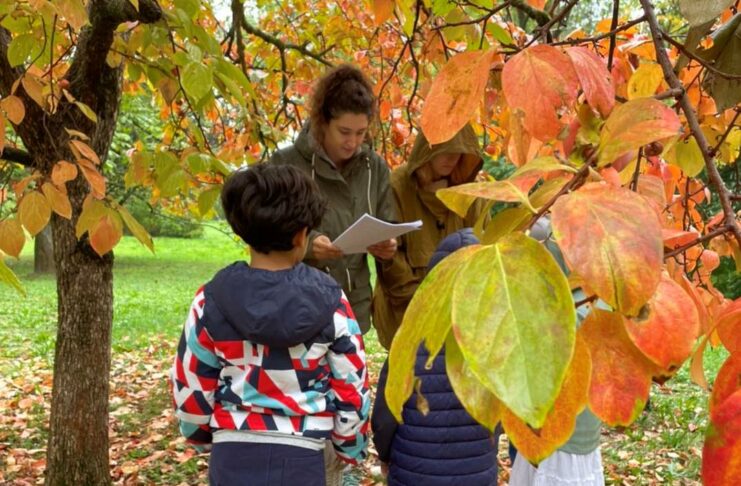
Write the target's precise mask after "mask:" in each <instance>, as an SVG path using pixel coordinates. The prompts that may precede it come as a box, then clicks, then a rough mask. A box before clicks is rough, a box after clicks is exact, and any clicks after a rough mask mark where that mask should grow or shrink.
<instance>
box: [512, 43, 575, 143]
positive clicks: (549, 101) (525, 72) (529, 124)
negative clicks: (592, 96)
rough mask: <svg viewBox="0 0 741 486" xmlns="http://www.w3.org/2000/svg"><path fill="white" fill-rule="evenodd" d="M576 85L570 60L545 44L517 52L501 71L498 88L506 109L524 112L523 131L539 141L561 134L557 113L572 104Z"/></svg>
mask: <svg viewBox="0 0 741 486" xmlns="http://www.w3.org/2000/svg"><path fill="white" fill-rule="evenodd" d="M578 85H579V79H578V78H577V75H576V72H575V71H574V66H573V64H572V62H571V59H569V57H568V56H567V55H566V54H564V53H563V52H561V51H560V50H558V49H556V48H555V47H552V46H547V45H537V46H533V47H529V48H527V49H525V50H523V51H521V52H519V53H518V54H516V55H515V56H513V57H512V58H511V59H510V60H509V61H508V62H507V63H505V65H504V69H503V70H502V88H503V90H504V96H505V98H506V100H507V104H508V105H509V107H510V110H512V111H513V112H514V111H516V110H521V111H522V112H523V113H525V119H524V122H523V124H524V126H525V129H526V130H527V131H528V133H530V134H531V135H532V136H533V137H535V138H537V139H538V140H543V141H546V140H550V139H553V138H555V137H556V136H557V135H558V133H559V132H560V131H561V122H560V121H559V119H558V115H557V110H558V109H559V108H561V107H562V106H568V105H571V104H572V103H574V101H575V100H576V95H577V90H578Z"/></svg>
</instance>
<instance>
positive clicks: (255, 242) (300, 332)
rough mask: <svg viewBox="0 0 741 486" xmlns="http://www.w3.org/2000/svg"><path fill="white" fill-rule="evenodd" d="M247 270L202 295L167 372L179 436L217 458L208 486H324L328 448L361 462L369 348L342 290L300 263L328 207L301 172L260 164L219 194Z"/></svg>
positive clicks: (226, 276)
mask: <svg viewBox="0 0 741 486" xmlns="http://www.w3.org/2000/svg"><path fill="white" fill-rule="evenodd" d="M221 200H222V204H223V207H224V212H225V213H226V217H227V220H228V222H229V224H230V226H231V227H232V229H233V230H234V232H235V233H236V234H237V235H239V236H240V237H241V238H242V239H243V240H244V241H245V242H246V243H247V244H248V245H249V247H250V256H251V258H250V263H249V264H248V263H246V262H243V261H241V262H236V263H233V264H231V265H229V266H227V267H226V268H224V269H222V270H221V271H219V272H218V273H217V274H216V275H215V276H214V277H213V279H212V280H211V281H210V282H208V283H207V284H206V285H204V286H203V287H202V288H201V289H200V290H198V292H197V293H196V296H195V299H194V300H193V304H192V306H191V308H190V311H189V313H188V318H187V320H186V322H185V326H184V329H183V333H182V336H181V338H180V342H179V345H178V349H177V356H176V358H175V362H174V365H173V367H172V370H171V374H170V375H171V382H172V389H171V391H172V395H173V399H174V404H175V407H176V412H175V414H176V417H177V418H178V421H179V424H180V430H181V432H182V434H183V435H184V436H185V437H186V439H187V441H188V442H189V443H190V444H193V445H195V446H197V447H200V448H202V449H210V450H211V457H210V461H209V482H210V484H212V485H229V486H238V485H250V486H268V485H270V486H274V485H289V484H290V485H293V484H302V485H309V486H324V485H325V467H324V457H323V456H324V454H323V450H324V448H325V444H326V443H327V440H328V439H329V440H331V444H332V447H333V449H334V453H335V454H336V456H337V457H339V458H340V459H341V460H343V461H344V462H346V463H350V464H356V463H358V462H359V461H361V460H362V459H363V458H364V457H365V455H366V445H367V429H368V414H369V409H370V396H369V391H368V376H367V372H366V363H365V351H364V349H363V339H362V335H361V332H360V328H359V326H358V323H357V321H356V320H355V317H354V314H353V311H352V308H351V306H350V304H349V303H348V301H347V298H346V297H345V294H344V293H343V292H342V289H341V288H340V286H339V285H338V284H337V283H336V282H335V281H334V280H333V279H332V278H331V277H329V276H328V275H326V274H325V273H323V272H321V271H319V270H317V269H314V268H312V267H309V266H307V265H304V264H303V263H301V260H302V259H303V257H304V253H305V252H306V249H307V246H308V241H309V239H308V234H309V232H310V231H311V230H312V229H313V228H314V227H315V226H316V225H317V224H318V223H319V221H320V220H321V217H322V213H323V211H324V207H325V201H324V200H323V198H322V196H321V194H320V193H319V191H318V188H317V187H316V185H315V184H314V183H313V182H312V181H311V180H310V179H309V178H308V177H307V176H306V175H305V174H303V173H302V172H301V171H299V170H298V169H296V168H294V167H288V166H272V165H267V164H264V165H258V166H254V167H250V168H249V169H247V170H239V171H237V172H235V173H234V174H232V176H231V177H230V178H229V179H228V180H227V182H226V183H225V184H224V188H223V190H222V194H221Z"/></svg>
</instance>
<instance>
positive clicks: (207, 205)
mask: <svg viewBox="0 0 741 486" xmlns="http://www.w3.org/2000/svg"><path fill="white" fill-rule="evenodd" d="M220 194H221V188H220V187H214V188H211V189H208V190H206V191H203V192H202V193H201V194H199V195H198V212H199V213H200V214H201V217H205V216H206V214H208V212H209V211H211V208H213V207H214V204H215V203H216V200H217V199H218V198H219V195H220Z"/></svg>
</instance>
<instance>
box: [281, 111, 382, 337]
mask: <svg viewBox="0 0 741 486" xmlns="http://www.w3.org/2000/svg"><path fill="white" fill-rule="evenodd" d="M270 163H277V164H289V165H293V166H295V167H298V168H299V169H301V170H303V171H304V172H305V173H306V174H308V175H309V176H311V178H312V179H314V181H316V183H317V185H318V186H319V189H320V190H321V192H322V194H324V196H325V197H326V198H327V201H328V204H327V212H326V213H325V214H324V217H323V218H322V222H321V224H320V225H319V227H318V228H315V229H314V230H313V231H312V232H311V233H310V234H309V252H307V254H306V258H305V260H304V261H305V262H306V263H307V264H309V265H311V266H314V267H316V268H319V269H321V270H323V271H326V272H327V273H329V274H330V275H331V276H332V277H333V278H334V279H335V280H336V281H337V282H338V283H339V284H340V285H342V289H343V290H344V291H345V294H346V295H347V298H348V300H349V301H350V305H351V306H352V309H353V312H354V313H355V317H356V319H357V321H358V324H359V325H360V329H361V330H362V331H363V332H364V333H365V332H367V331H368V330H369V329H370V314H371V311H370V306H371V284H370V271H369V269H368V261H367V256H366V254H365V253H363V254H355V255H346V256H344V257H342V258H341V259H337V260H321V261H320V260H316V259H315V258H314V257H313V255H312V253H311V243H312V242H313V241H314V238H316V237H317V236H319V235H326V236H327V237H328V238H329V239H330V240H331V241H334V239H335V238H337V237H338V236H339V235H340V234H341V233H342V232H343V231H345V230H346V229H347V228H348V227H349V226H350V225H351V224H353V223H354V222H355V221H356V220H357V219H358V218H360V217H361V216H362V215H363V214H364V213H368V214H370V215H372V216H375V217H377V218H379V219H382V220H384V221H396V212H395V211H394V203H393V200H392V198H391V190H390V188H389V169H388V166H387V165H386V162H385V161H384V160H383V159H382V158H381V157H380V156H379V155H378V154H376V153H375V152H373V151H372V150H371V149H370V148H369V147H368V146H366V145H363V146H362V147H361V149H360V150H359V151H358V153H357V154H356V155H355V156H354V157H353V158H352V159H350V160H349V161H348V162H346V163H345V164H344V166H343V167H342V169H341V170H337V169H336V167H335V165H334V164H333V163H332V161H331V160H330V159H329V157H327V155H326V153H325V152H324V150H323V149H322V148H321V145H319V144H318V143H317V142H316V141H315V140H314V137H313V136H312V135H311V132H310V131H309V129H308V124H307V126H305V127H304V129H303V130H302V131H301V133H300V134H299V136H298V138H297V139H296V142H295V143H294V144H293V145H291V146H290V147H286V148H283V149H280V150H278V151H276V152H275V153H274V154H273V156H272V157H271V158H270Z"/></svg>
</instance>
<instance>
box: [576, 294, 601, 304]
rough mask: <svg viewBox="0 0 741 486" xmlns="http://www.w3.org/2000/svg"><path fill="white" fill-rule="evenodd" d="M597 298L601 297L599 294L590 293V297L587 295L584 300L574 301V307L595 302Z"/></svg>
mask: <svg viewBox="0 0 741 486" xmlns="http://www.w3.org/2000/svg"><path fill="white" fill-rule="evenodd" d="M597 299H599V297H598V296H597V294H594V295H590V296H589V297H587V298H585V299H582V300H579V301H577V302H574V307H581V306H583V305H584V304H589V303H590V302H594V301H595V300H597Z"/></svg>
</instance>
